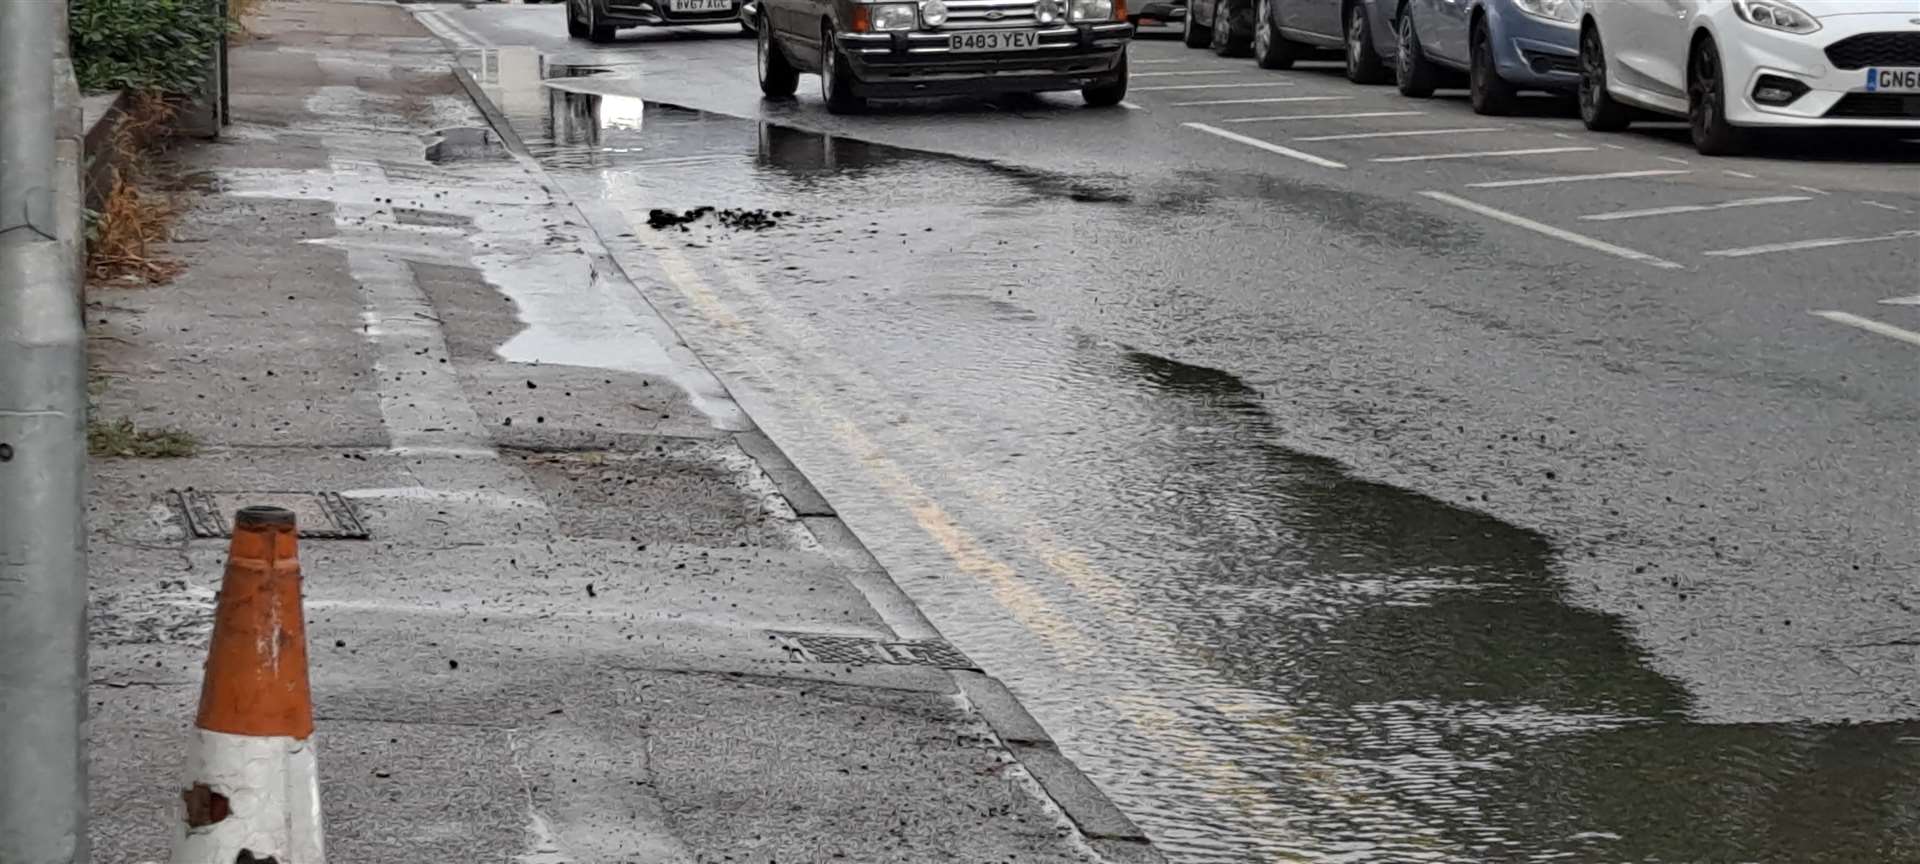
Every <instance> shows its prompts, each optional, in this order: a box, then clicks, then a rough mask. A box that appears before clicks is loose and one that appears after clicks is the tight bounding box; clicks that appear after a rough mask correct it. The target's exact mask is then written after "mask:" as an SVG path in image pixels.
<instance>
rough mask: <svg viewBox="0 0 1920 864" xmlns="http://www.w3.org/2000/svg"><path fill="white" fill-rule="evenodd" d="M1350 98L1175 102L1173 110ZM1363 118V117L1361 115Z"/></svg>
mask: <svg viewBox="0 0 1920 864" xmlns="http://www.w3.org/2000/svg"><path fill="white" fill-rule="evenodd" d="M1350 98H1352V96H1267V98H1263V100H1206V102H1175V104H1173V108H1202V106H1271V104H1275V102H1344V100H1350ZM1363 117H1365V115H1363Z"/></svg>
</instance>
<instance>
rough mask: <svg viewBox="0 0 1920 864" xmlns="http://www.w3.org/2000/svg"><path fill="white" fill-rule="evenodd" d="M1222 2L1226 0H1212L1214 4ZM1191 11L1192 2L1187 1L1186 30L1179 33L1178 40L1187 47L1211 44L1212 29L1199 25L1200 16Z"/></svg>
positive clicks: (1201, 46)
mask: <svg viewBox="0 0 1920 864" xmlns="http://www.w3.org/2000/svg"><path fill="white" fill-rule="evenodd" d="M1223 2H1226V0H1214V5H1216V6H1218V5H1219V4H1221V3H1223ZM1193 13H1194V9H1193V4H1192V3H1191V2H1189V3H1188V4H1187V27H1186V32H1184V33H1182V34H1181V35H1180V41H1181V42H1182V43H1184V44H1185V45H1186V46H1187V47H1188V48H1205V47H1207V46H1208V45H1212V44H1213V31H1212V30H1209V29H1207V28H1205V27H1202V26H1200V24H1199V22H1198V20H1197V19H1198V18H1199V17H1200V16H1198V15H1195V14H1193Z"/></svg>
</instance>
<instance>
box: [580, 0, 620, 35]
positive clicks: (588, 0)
mask: <svg viewBox="0 0 1920 864" xmlns="http://www.w3.org/2000/svg"><path fill="white" fill-rule="evenodd" d="M602 2H603V0H580V7H581V8H582V9H585V10H586V13H587V14H586V19H587V23H586V27H587V41H588V42H592V43H594V44H595V45H605V44H607V43H609V42H612V41H613V37H614V36H615V35H617V34H618V33H619V32H620V28H618V27H615V26H613V25H612V24H609V23H606V22H605V21H602V20H601V16H600V4H601V3H602Z"/></svg>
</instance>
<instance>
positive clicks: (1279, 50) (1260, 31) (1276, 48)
mask: <svg viewBox="0 0 1920 864" xmlns="http://www.w3.org/2000/svg"><path fill="white" fill-rule="evenodd" d="M1253 14H1254V18H1253V62H1255V63H1257V64H1259V65H1260V68H1262V69H1292V68H1293V63H1294V61H1295V60H1298V59H1300V45H1299V43H1297V42H1293V41H1292V40H1289V39H1288V38H1287V37H1285V36H1282V35H1280V25H1279V24H1278V23H1277V22H1275V21H1274V20H1273V0H1260V2H1259V3H1258V5H1256V6H1255V7H1254V13H1253Z"/></svg>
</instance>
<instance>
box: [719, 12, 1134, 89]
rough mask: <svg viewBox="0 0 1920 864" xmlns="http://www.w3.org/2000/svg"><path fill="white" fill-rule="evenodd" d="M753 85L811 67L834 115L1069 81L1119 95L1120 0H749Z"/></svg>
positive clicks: (1122, 74)
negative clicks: (873, 102)
mask: <svg viewBox="0 0 1920 864" xmlns="http://www.w3.org/2000/svg"><path fill="white" fill-rule="evenodd" d="M755 8H756V11H755V14H756V15H758V20H757V21H756V22H755V27H754V29H755V30H756V31H757V33H758V38H757V40H756V41H757V42H758V50H757V52H756V54H757V62H758V64H759V73H760V91H761V92H762V93H765V94H766V95H767V96H769V97H771V98H776V99H777V98H784V97H789V96H792V95H793V94H794V91H795V90H797V89H799V77H800V74H801V73H803V72H812V73H818V74H819V76H820V94H821V96H822V97H823V98H824V99H825V100H826V103H827V110H828V111H831V112H833V113H836V114H839V113H846V112H850V111H857V110H859V109H860V108H862V107H863V106H865V104H866V100H867V99H869V98H876V99H886V98H911V97H917V96H953V95H978V94H991V93H1009V92H1014V93H1037V92H1043V91H1049V90H1078V91H1080V94H1081V96H1082V97H1083V98H1085V99H1086V100H1087V104H1089V105H1095V106H1108V105H1117V104H1119V102H1120V100H1122V99H1125V98H1126V96H1127V43H1128V42H1129V41H1130V40H1132V38H1133V25H1132V24H1129V23H1127V9H1126V3H1125V0H918V2H856V0H759V3H758V4H757V6H756V7H755Z"/></svg>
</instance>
